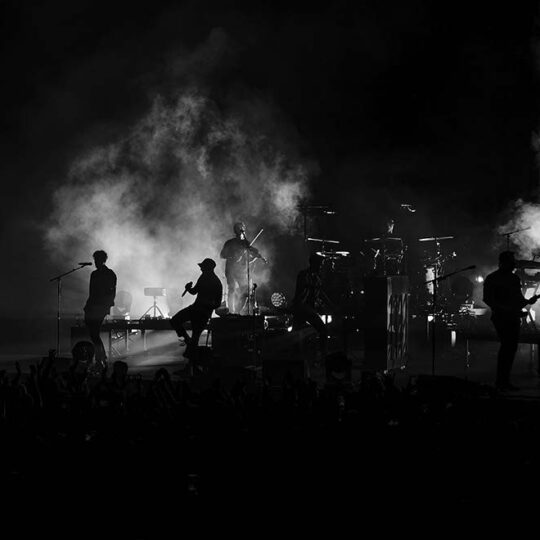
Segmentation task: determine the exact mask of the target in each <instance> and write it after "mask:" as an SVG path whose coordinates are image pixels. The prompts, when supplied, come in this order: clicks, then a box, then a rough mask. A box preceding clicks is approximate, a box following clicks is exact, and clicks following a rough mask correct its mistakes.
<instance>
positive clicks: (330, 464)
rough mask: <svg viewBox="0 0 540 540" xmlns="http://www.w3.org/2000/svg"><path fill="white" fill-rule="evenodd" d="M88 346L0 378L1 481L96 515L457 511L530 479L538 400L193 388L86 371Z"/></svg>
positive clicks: (365, 385)
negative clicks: (222, 509) (247, 508)
mask: <svg viewBox="0 0 540 540" xmlns="http://www.w3.org/2000/svg"><path fill="white" fill-rule="evenodd" d="M91 347H92V344H90V343H86V344H82V345H81V344H78V345H77V346H76V347H75V349H74V351H73V353H74V354H73V359H72V361H71V364H70V365H69V366H64V367H63V369H61V368H62V366H60V365H58V360H56V359H55V357H54V355H53V354H51V355H50V356H49V357H48V358H47V357H46V358H44V359H43V360H42V361H41V362H39V363H38V364H37V365H32V366H30V369H29V371H27V372H22V370H21V368H20V366H17V369H16V371H14V372H13V373H11V372H10V373H8V372H6V371H4V372H2V373H1V374H0V414H1V416H0V433H1V440H2V450H3V454H4V456H5V458H4V461H3V467H2V476H3V478H2V481H3V485H5V486H9V485H11V486H12V487H13V486H16V487H18V488H22V489H23V490H24V491H26V492H32V490H35V489H36V488H37V487H38V486H47V485H50V484H54V485H55V486H56V487H57V488H58V487H60V489H61V490H62V491H63V492H64V493H69V494H70V496H73V497H77V496H81V497H82V496H84V495H85V494H86V495H88V494H90V493H97V495H96V497H97V499H96V504H97V505H98V507H99V506H101V505H103V504H106V502H111V503H114V504H117V503H119V502H123V503H129V504H135V505H148V504H156V505H157V504H159V505H164V507H167V506H170V505H171V504H174V505H177V504H179V502H180V501H190V500H191V501H193V500H206V501H215V502H219V501H224V500H228V501H231V500H240V501H242V500H243V501H251V502H253V501H260V502H262V501H263V500H266V499H267V498H268V497H270V498H271V499H272V500H275V501H279V504H285V502H286V501H289V502H292V501H294V500H296V499H297V498H298V497H302V498H316V499H317V500H318V501H319V502H320V501H322V500H326V499H327V498H328V500H332V501H333V502H336V501H338V500H340V499H343V500H345V499H347V500H349V501H350V500H351V497H352V498H353V500H357V501H358V504H362V505H363V507H364V508H368V507H371V506H373V507H378V506H384V505H387V504H389V503H390V502H392V501H393V503H394V504H399V505H406V506H412V507H418V508H420V507H424V508H425V507H426V506H425V505H428V506H429V505H437V506H439V505H448V504H457V505H461V506H464V507H466V506H467V505H476V504H478V503H479V502H481V503H485V502H487V501H488V502H493V501H496V500H497V498H498V497H499V496H500V491H501V489H503V486H513V485H514V484H516V483H517V482H518V480H524V479H526V482H527V483H529V482H530V483H531V485H532V484H534V482H535V479H536V476H537V475H538V471H539V470H540V468H539V464H540V452H539V450H540V448H539V438H538V434H539V433H540V415H539V413H540V404H539V403H538V402H536V401H530V402H526V401H523V400H512V399H509V398H507V397H504V396H501V394H498V393H495V392H494V391H493V390H492V389H491V388H490V387H487V386H486V387H484V386H481V385H478V384H475V383H474V384H473V383H470V382H467V381H464V380H459V379H451V378H445V377H437V378H432V377H427V376H425V377H419V378H416V379H414V378H411V379H410V380H409V383H408V384H407V385H404V386H398V385H397V384H396V382H395V380H394V378H393V377H392V376H391V375H383V374H374V373H369V372H364V373H363V374H362V377H361V379H360V380H358V381H356V382H353V383H348V384H346V385H345V384H339V383H333V384H327V385H326V386H325V385H320V384H316V383H315V382H314V381H311V380H306V379H297V380H295V379H293V378H292V376H290V374H289V375H286V376H284V377H283V379H281V380H280V381H273V382H272V384H270V383H269V382H268V381H264V380H260V381H252V380H250V379H249V378H245V377H242V376H241V375H240V374H239V375H238V376H237V377H236V379H235V382H234V383H232V384H227V385H225V384H223V378H222V374H220V373H219V372H216V373H215V374H212V373H210V374H207V377H206V379H205V381H206V383H205V384H204V385H201V384H200V383H197V384H196V383H195V382H194V379H193V378H191V379H190V378H183V377H181V376H177V375H171V374H170V373H169V372H168V371H167V370H166V369H159V370H157V371H156V372H155V374H154V376H153V378H148V379H143V378H142V377H141V376H140V375H137V374H135V375H132V374H130V372H129V369H128V365H127V364H126V363H125V362H123V361H116V362H114V364H112V366H110V367H109V369H107V367H104V368H103V369H102V372H101V373H100V374H98V375H91V374H90V372H89V371H88V369H87V359H88V357H89V353H91V350H90V351H89V348H91ZM171 490H172V492H171ZM413 490H414V493H415V495H414V497H411V493H412V492H413ZM171 493H172V494H171ZM524 493H525V492H523V493H521V496H522V497H525V495H524ZM88 496H89V495H88ZM91 497H94V495H92V496H91ZM519 497H520V492H519V491H518V490H514V500H518V499H519Z"/></svg>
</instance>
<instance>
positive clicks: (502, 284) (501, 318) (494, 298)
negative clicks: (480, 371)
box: [484, 251, 538, 390]
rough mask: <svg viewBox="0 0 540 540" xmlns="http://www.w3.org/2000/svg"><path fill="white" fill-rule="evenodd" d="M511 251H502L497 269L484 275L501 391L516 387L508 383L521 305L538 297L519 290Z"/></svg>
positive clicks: (522, 313) (522, 314)
mask: <svg viewBox="0 0 540 540" xmlns="http://www.w3.org/2000/svg"><path fill="white" fill-rule="evenodd" d="M515 269H516V260H515V258H514V253H513V252H511V251H503V252H502V253H501V254H500V255H499V269H498V270H495V272H492V273H491V274H489V275H488V276H487V277H486V280H485V282H484V302H485V303H486V304H487V305H488V306H489V307H490V308H491V320H492V322H493V326H495V330H496V332H497V335H498V337H499V341H500V348H499V354H498V357H497V377H496V383H495V384H496V386H497V388H498V389H500V390H517V388H516V387H515V386H513V385H512V384H510V372H511V370H512V364H513V362H514V357H515V354H516V351H517V347H518V343H519V331H520V325H521V319H522V317H524V316H526V315H527V312H526V311H523V308H524V307H525V306H527V305H530V304H534V303H535V302H536V300H537V299H538V296H536V295H534V296H532V297H531V298H529V299H527V298H525V297H524V296H523V294H522V292H521V280H520V279H519V277H518V276H517V275H516V274H514V270H515Z"/></svg>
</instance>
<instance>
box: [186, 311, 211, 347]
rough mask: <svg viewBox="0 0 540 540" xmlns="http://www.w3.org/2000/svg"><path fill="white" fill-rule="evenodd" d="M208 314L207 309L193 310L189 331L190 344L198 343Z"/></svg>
mask: <svg viewBox="0 0 540 540" xmlns="http://www.w3.org/2000/svg"><path fill="white" fill-rule="evenodd" d="M210 315H211V313H208V312H207V311H199V310H193V313H192V317H191V327H192V329H193V330H192V333H191V343H192V345H194V346H197V345H198V344H199V338H200V337H201V334H202V333H203V330H204V329H205V328H206V325H207V324H208V319H209V318H210Z"/></svg>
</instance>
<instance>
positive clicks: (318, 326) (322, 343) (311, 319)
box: [306, 309, 328, 356]
mask: <svg viewBox="0 0 540 540" xmlns="http://www.w3.org/2000/svg"><path fill="white" fill-rule="evenodd" d="M306 320H307V322H308V323H309V324H311V326H313V328H315V330H317V332H318V334H319V347H320V350H321V354H322V355H323V356H326V351H327V345H328V334H327V330H326V325H325V324H324V321H323V320H322V318H321V316H320V315H319V314H318V313H317V312H316V311H315V310H314V309H309V310H307V312H306Z"/></svg>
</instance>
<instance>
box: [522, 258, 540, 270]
mask: <svg viewBox="0 0 540 540" xmlns="http://www.w3.org/2000/svg"><path fill="white" fill-rule="evenodd" d="M516 267H517V268H540V261H524V260H518V261H516Z"/></svg>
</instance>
